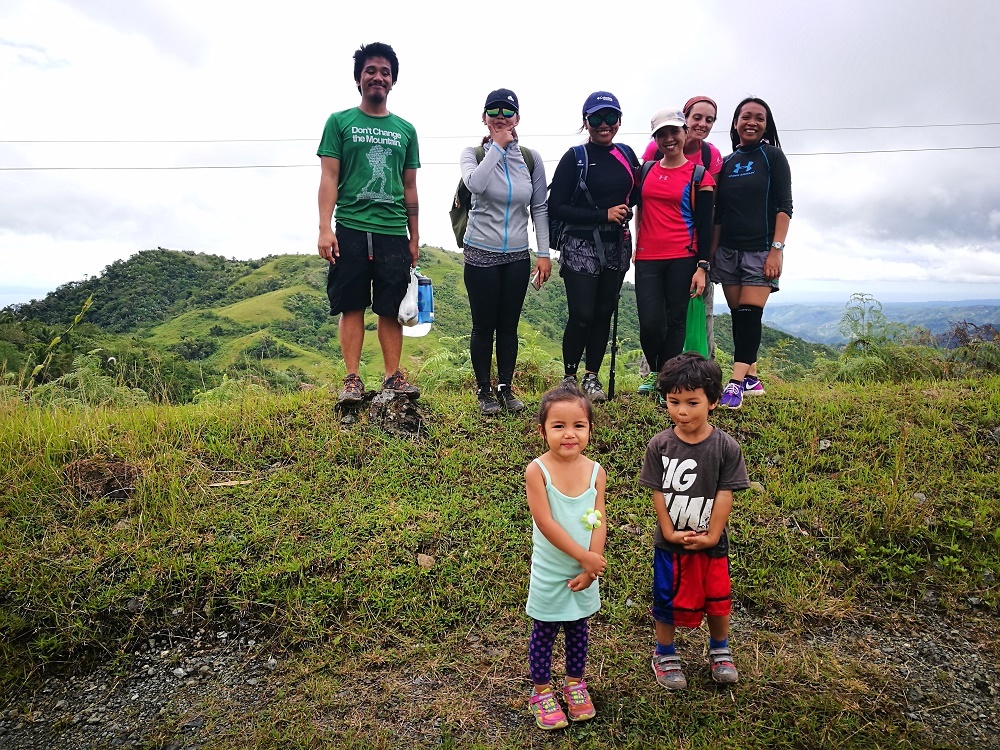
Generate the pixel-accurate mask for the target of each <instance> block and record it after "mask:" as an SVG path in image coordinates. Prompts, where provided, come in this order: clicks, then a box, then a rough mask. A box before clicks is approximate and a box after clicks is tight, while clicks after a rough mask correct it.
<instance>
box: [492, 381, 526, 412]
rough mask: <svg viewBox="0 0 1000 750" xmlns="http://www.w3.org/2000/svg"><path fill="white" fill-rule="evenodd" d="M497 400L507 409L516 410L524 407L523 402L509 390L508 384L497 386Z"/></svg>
mask: <svg viewBox="0 0 1000 750" xmlns="http://www.w3.org/2000/svg"><path fill="white" fill-rule="evenodd" d="M497 401H499V402H500V406H502V407H503V408H504V409H506V410H507V411H511V412H516V411H522V410H523V409H524V402H523V401H522V400H521V399H519V398H517V397H516V396H515V395H514V394H513V393H512V392H511V390H510V386H509V385H504V384H503V383H501V384H500V385H498V386H497Z"/></svg>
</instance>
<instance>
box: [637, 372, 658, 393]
mask: <svg viewBox="0 0 1000 750" xmlns="http://www.w3.org/2000/svg"><path fill="white" fill-rule="evenodd" d="M656 378H657V374H656V373H655V372H651V373H649V375H647V376H646V377H644V378H643V379H642V382H641V383H639V387H638V388H636V393H638V394H640V395H642V396H651V395H652V394H653V392H654V391H655V390H656Z"/></svg>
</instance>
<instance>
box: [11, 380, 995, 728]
mask: <svg viewBox="0 0 1000 750" xmlns="http://www.w3.org/2000/svg"><path fill="white" fill-rule="evenodd" d="M633 381H635V378H634V377H623V378H621V379H620V381H619V388H620V392H621V393H622V394H623V395H622V396H621V397H620V398H618V399H616V400H615V401H613V402H611V403H609V404H607V405H605V406H603V407H601V408H599V409H598V421H597V429H596V431H595V434H594V437H593V440H592V443H591V446H590V448H589V449H588V453H589V454H590V455H591V456H592V457H594V458H595V459H597V460H599V461H600V462H601V463H602V464H603V465H604V466H605V468H606V469H607V471H608V496H607V498H608V500H607V502H608V517H609V521H610V526H609V536H608V545H607V557H608V561H609V565H608V573H607V575H606V576H605V578H604V579H602V580H603V584H602V595H603V599H604V605H603V608H602V610H601V612H600V614H599V615H598V616H597V617H595V620H594V631H593V633H592V644H593V647H592V655H591V659H590V663H591V670H592V672H593V675H592V677H591V678H590V679H591V683H592V685H594V686H595V688H596V691H597V694H598V695H599V700H600V704H599V705H600V707H601V711H602V714H601V716H602V718H601V720H600V723H599V724H597V725H594V727H575V728H574V729H573V731H572V733H571V734H567V735H566V737H567V739H566V740H565V742H564V741H563V740H551V742H550V741H542V740H539V739H537V737H536V735H534V734H529V732H530V730H529V728H528V726H527V721H526V720H525V719H523V710H524V708H525V705H524V704H525V697H524V695H525V692H524V687H525V685H526V681H525V679H524V674H523V672H524V670H523V667H522V665H523V663H524V653H525V649H526V634H527V628H526V620H525V618H524V615H523V605H524V598H525V595H526V588H527V578H528V560H529V556H530V527H531V520H530V515H529V513H528V509H527V505H526V502H525V501H524V495H523V472H524V467H525V466H526V464H527V463H528V461H530V460H531V458H533V457H534V456H536V455H538V454H539V453H540V452H541V450H542V446H541V442H540V439H539V438H538V436H537V433H536V432H535V429H534V425H533V424H532V419H531V417H530V416H525V415H519V416H504V417H501V418H498V419H491V420H483V419H482V418H481V417H480V416H479V415H478V413H477V412H476V410H475V406H474V400H473V397H472V395H471V392H460V391H447V392H437V393H427V394H425V396H424V398H423V399H422V400H421V403H422V404H423V409H424V412H425V415H426V427H427V432H426V436H425V437H424V438H423V439H421V440H418V441H413V442H411V441H407V440H402V439H396V438H390V437H387V436H386V435H384V434H382V433H381V432H379V431H378V430H376V429H374V428H371V427H369V426H368V425H367V424H366V423H364V422H362V423H361V424H358V425H356V426H354V427H352V428H350V429H344V430H342V429H340V427H339V424H338V420H337V417H336V415H335V413H334V409H333V397H332V395H331V394H328V393H326V392H325V391H322V390H320V391H314V392H311V393H304V394H295V395H291V396H282V397H278V396H271V395H253V394H251V395H248V396H247V397H246V398H243V399H237V400H236V401H234V402H232V403H229V404H224V405H221V406H208V405H186V406H157V405H148V406H142V407H137V408H132V409H117V410H105V409H91V410H85V409H76V410H70V409H56V408H51V409H41V408H38V407H33V406H29V405H25V404H23V403H20V402H18V401H15V400H13V399H9V400H7V401H5V402H4V403H2V404H0V406H2V417H0V420H2V430H0V475H2V476H3V477H4V478H5V481H4V482H3V484H2V486H0V664H2V666H0V685H3V686H11V685H16V684H19V683H20V682H21V681H22V680H23V679H24V678H25V676H26V675H28V674H30V673H31V672H32V671H33V670H35V669H37V668H38V667H39V666H41V665H44V664H46V663H48V662H52V661H61V660H64V659H67V658H72V657H73V656H74V655H81V654H86V653H90V652H92V651H93V650H94V649H99V650H101V651H103V652H108V653H118V652H121V651H123V650H124V649H125V648H126V647H127V644H128V643H130V642H131V640H132V639H136V638H141V637H144V636H145V635H146V634H148V633H150V632H153V631H156V630H158V629H160V628H165V627H179V626H182V625H184V624H188V625H191V624H193V623H200V622H202V620H203V618H206V617H207V618H209V619H214V620H221V621H225V620H226V619H227V618H231V617H233V616H235V615H237V614H239V615H240V616H241V617H242V618H245V619H248V620H249V621H251V622H255V623H261V624H263V626H264V627H265V629H266V630H267V632H269V633H270V634H271V637H272V638H273V641H274V643H275V644H277V646H278V647H284V648H290V649H296V650H297V652H296V655H295V656H294V657H293V658H292V662H291V665H290V666H289V668H288V669H289V670H291V672H292V673H293V676H294V682H295V685H296V688H295V691H294V693H295V698H294V700H291V699H290V700H289V702H287V703H277V704H275V705H274V706H272V707H271V708H269V709H267V710H265V711H263V712H262V713H261V714H260V715H257V716H254V717H251V718H248V719H247V721H246V723H245V725H243V726H242V727H241V728H240V729H239V730H238V732H237V734H234V735H233V736H232V737H230V738H229V739H227V740H226V742H227V743H228V744H225V745H224V747H233V748H236V747H246V746H266V745H268V744H269V742H268V737H269V736H271V733H274V732H280V733H281V734H280V736H281V737H282V738H283V742H285V743H286V744H284V745H283V746H285V747H303V748H305V747H316V746H318V745H321V744H322V743H324V742H335V743H339V744H343V745H345V746H350V744H351V743H355V746H358V747H366V746H384V747H389V746H392V745H393V736H392V734H390V733H389V732H388V731H385V730H384V728H380V724H379V722H378V721H377V720H376V717H373V716H372V715H371V711H370V710H368V711H366V710H365V709H364V705H363V701H362V700H361V699H360V698H357V697H355V695H354V693H353V692H351V691H349V694H348V695H344V690H343V685H344V683H345V682H349V681H351V680H357V679H358V675H364V682H368V681H369V680H370V681H371V682H372V684H373V686H374V687H376V688H377V689H378V690H380V691H383V692H385V694H386V695H394V694H395V693H394V692H393V691H397V690H398V691H402V693H406V692H412V691H414V690H415V689H416V688H414V687H413V684H412V682H411V681H412V680H413V679H414V678H415V677H418V676H421V675H423V676H426V678H427V679H428V680H430V681H432V682H434V683H435V684H436V685H438V687H437V688H436V689H435V690H433V691H429V692H428V694H427V697H426V700H414V701H411V702H410V703H407V704H406V705H405V706H400V708H399V711H400V716H402V717H403V718H404V719H405V720H406V721H412V723H413V726H414V727H417V728H419V729H415V730H414V731H415V732H417V735H415V736H421V735H420V734H419V732H420V731H424V730H426V728H427V726H428V725H429V723H430V722H432V721H435V720H437V721H439V724H440V726H438V728H437V729H435V730H434V731H435V732H437V735H436V736H437V737H438V738H439V739H440V738H441V737H444V738H445V739H446V740H448V741H453V742H455V743H457V746H462V747H467V746H481V747H499V746H508V745H517V744H520V743H523V742H528V741H529V740H528V739H527V738H528V737H535V739H532V740H530V741H531V742H533V743H534V742H538V743H540V744H545V745H549V744H559V745H561V746H562V745H565V746H571V747H603V746H607V745H608V744H614V745H615V746H617V747H649V746H658V745H662V746H678V747H685V748H709V747H761V748H764V747H769V748H786V747H787V748H792V747H803V746H829V747H835V746H842V745H844V744H845V743H850V744H852V745H853V746H858V747H878V746H886V745H892V746H904V747H906V746H913V747H918V746H922V745H921V744H920V742H919V740H918V738H917V737H916V735H913V734H911V729H910V728H909V725H908V724H907V722H906V721H905V719H903V717H902V716H901V714H900V711H901V709H900V707H899V706H896V705H892V704H889V703H886V702H885V701H880V700H879V696H880V694H881V692H880V691H882V690H883V689H884V688H885V685H886V681H887V680H888V679H889V678H888V676H886V675H880V674H878V673H877V672H876V671H875V670H874V669H869V668H866V667H865V666H864V664H863V663H861V662H857V661H844V660H843V659H842V658H839V657H838V655H837V654H832V653H828V652H824V651H822V650H809V651H808V652H807V653H806V652H802V651H801V649H800V650H796V648H797V647H796V643H798V641H796V639H795V638H792V637H790V636H792V635H794V634H795V633H798V632H800V631H801V629H802V628H803V627H804V626H805V624H808V623H817V622H836V621H838V620H840V619H850V618H852V617H854V616H855V615H856V614H857V612H858V611H859V610H862V609H864V608H866V607H868V606H870V605H871V604H872V603H881V604H883V605H887V606H905V603H906V602H911V601H914V600H919V599H921V598H922V596H923V594H924V592H925V591H927V590H928V589H933V590H934V591H935V592H936V593H937V594H938V595H939V597H940V599H939V605H938V606H940V607H942V608H944V609H956V610H957V609H959V608H960V607H962V606H964V602H965V600H966V598H967V597H970V596H974V597H977V598H979V599H982V600H983V601H984V602H985V604H986V606H988V607H990V608H993V609H994V610H995V608H996V607H997V605H998V604H1000V590H998V587H997V585H996V584H995V583H987V582H986V581H995V580H996V579H997V578H998V577H1000V552H998V550H1000V544H998V542H1000V538H998V532H997V531H996V530H997V529H998V528H1000V501H998V500H997V494H996V488H997V487H998V486H1000V468H998V466H1000V461H998V459H1000V443H998V441H997V438H996V435H997V433H996V430H997V427H998V425H1000V378H997V377H993V378H984V379H978V380H968V381H956V382H943V383H942V382H935V383H926V384H925V383H915V384H909V385H908V386H907V387H905V388H900V387H898V386H886V385H874V386H867V387H865V388H861V387H857V386H844V385H832V386H831V385H827V384H820V383H809V382H800V383H777V382H774V383H772V382H768V395H767V397H765V398H763V399H759V400H756V401H753V400H750V399H748V400H747V402H746V404H745V407H744V408H743V409H742V410H741V411H739V412H720V413H718V414H717V415H716V416H715V417H714V422H715V424H716V425H717V426H718V427H720V428H722V429H725V430H726V431H728V432H729V433H730V434H732V435H733V436H735V437H736V438H737V439H738V440H739V442H740V443H741V445H742V447H743V450H744V453H745V456H746V459H747V464H748V467H749V470H750V475H751V479H752V480H753V481H754V482H756V483H757V484H756V485H755V488H754V489H751V490H749V491H747V492H743V493H739V494H738V496H737V499H736V504H735V507H734V510H733V515H732V520H731V532H732V538H733V549H734V552H733V557H732V563H733V580H734V592H735V596H736V598H737V601H738V605H739V606H738V610H737V611H738V612H744V613H746V614H747V616H751V615H752V616H753V617H757V618H765V619H766V621H767V622H768V624H769V627H768V629H767V630H759V631H758V630H754V629H748V628H746V627H745V626H741V625H740V620H739V617H740V615H739V614H737V615H736V616H735V617H734V633H735V636H734V641H735V644H736V649H737V656H738V658H739V659H740V661H741V669H742V671H743V675H744V678H743V680H742V681H741V684H740V687H739V689H738V690H736V691H733V692H732V693H730V692H727V691H723V692H720V691H717V690H716V689H714V688H713V687H711V686H710V685H709V684H707V682H706V681H705V680H704V679H695V680H694V681H693V683H694V684H693V687H692V689H691V690H689V691H688V692H687V693H685V694H684V695H680V696H674V695H667V694H664V693H662V692H655V691H653V690H651V689H650V687H649V679H648V676H647V675H646V671H648V664H647V663H646V660H647V658H648V649H649V643H650V638H651V624H650V622H649V620H648V617H647V615H646V614H645V612H646V609H647V608H648V605H649V591H650V575H651V574H650V570H649V559H650V533H651V529H652V525H653V523H654V514H653V510H652V506H651V503H650V498H649V496H648V493H647V492H646V491H644V490H642V489H641V488H639V487H638V485H637V483H636V477H637V475H638V471H639V466H640V463H641V460H642V456H643V453H644V449H645V445H646V442H647V441H648V439H649V438H650V437H651V436H652V435H653V434H654V433H655V432H656V431H658V430H660V429H662V428H663V427H664V426H665V425H666V413H665V411H664V410H663V409H661V408H659V407H657V406H656V405H655V404H654V403H653V401H652V400H650V399H642V398H639V397H637V396H635V395H634V386H635V384H636V382H637V381H636V382H633ZM526 400H527V401H528V402H529V406H531V405H533V404H537V395H534V396H532V395H528V396H526ZM822 441H829V446H828V447H827V443H825V442H822ZM94 456H103V457H105V458H107V459H117V460H124V461H127V462H129V463H132V464H135V465H137V466H138V467H139V468H140V469H141V470H142V477H141V479H140V480H139V481H138V482H137V484H136V486H135V491H134V493H132V495H131V497H129V498H128V499H124V500H113V499H109V498H103V499H87V498H84V497H82V496H81V495H80V494H79V493H78V492H77V491H75V490H74V489H73V488H72V487H71V486H69V483H68V481H67V479H66V477H65V476H64V474H63V470H64V467H65V466H66V465H67V464H69V463H71V462H72V461H75V460H79V459H85V458H92V457H94ZM233 482H237V484H232V483H233ZM225 483H229V484H225ZM637 529H638V533H636V531H637ZM418 553H423V554H428V555H432V556H433V557H434V558H435V564H434V567H433V568H432V569H430V570H424V569H423V568H421V567H419V566H418V565H417V564H416V562H415V560H416V555H417V554H418ZM130 604H131V606H130ZM178 608H179V609H180V610H181V611H182V612H183V614H181V615H175V614H172V613H173V612H174V611H175V609H178ZM470 634H476V639H477V640H476V641H475V642H474V643H471V642H470V641H469V640H468V638H469V637H470ZM682 647H683V648H687V649H689V653H690V654H692V655H693V654H695V653H696V651H697V649H699V648H700V647H701V636H694V637H690V638H689V639H688V640H687V641H686V645H684V646H682ZM390 650H391V655H390ZM557 662H558V660H557ZM401 665H405V667H404V668H402V669H401ZM218 710H220V711H223V710H225V709H224V707H221V706H220V707H218ZM508 715H514V716H516V717H519V718H517V719H516V720H515V721H514V722H509V721H506V720H505V719H504V718H503V717H504V716H508ZM345 717H346V718H345ZM484 717H485V718H484ZM435 726H437V725H435ZM427 731H430V730H427ZM449 737H450V738H451V739H450V740H449V739H448V738H449ZM803 738H810V739H809V740H803ZM819 738H822V741H820V739H819Z"/></svg>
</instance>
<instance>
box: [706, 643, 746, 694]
mask: <svg viewBox="0 0 1000 750" xmlns="http://www.w3.org/2000/svg"><path fill="white" fill-rule="evenodd" d="M708 666H709V667H711V669H712V679H713V680H715V681H716V682H718V683H719V684H722V685H732V684H733V683H734V682H737V681H738V680H739V679H740V673H739V672H737V671H736V665H735V664H733V652H732V651H730V650H729V649H728V648H710V649H709V650H708Z"/></svg>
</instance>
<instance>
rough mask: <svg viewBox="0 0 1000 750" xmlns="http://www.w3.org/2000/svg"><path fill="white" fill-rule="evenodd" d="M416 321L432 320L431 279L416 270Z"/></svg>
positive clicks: (426, 321) (432, 286)
mask: <svg viewBox="0 0 1000 750" xmlns="http://www.w3.org/2000/svg"><path fill="white" fill-rule="evenodd" d="M417 284H418V287H417V323H418V324H420V323H433V322H434V285H433V284H432V283H431V280H430V279H429V278H427V277H426V276H424V275H423V274H421V273H420V272H419V271H418V272H417Z"/></svg>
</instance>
